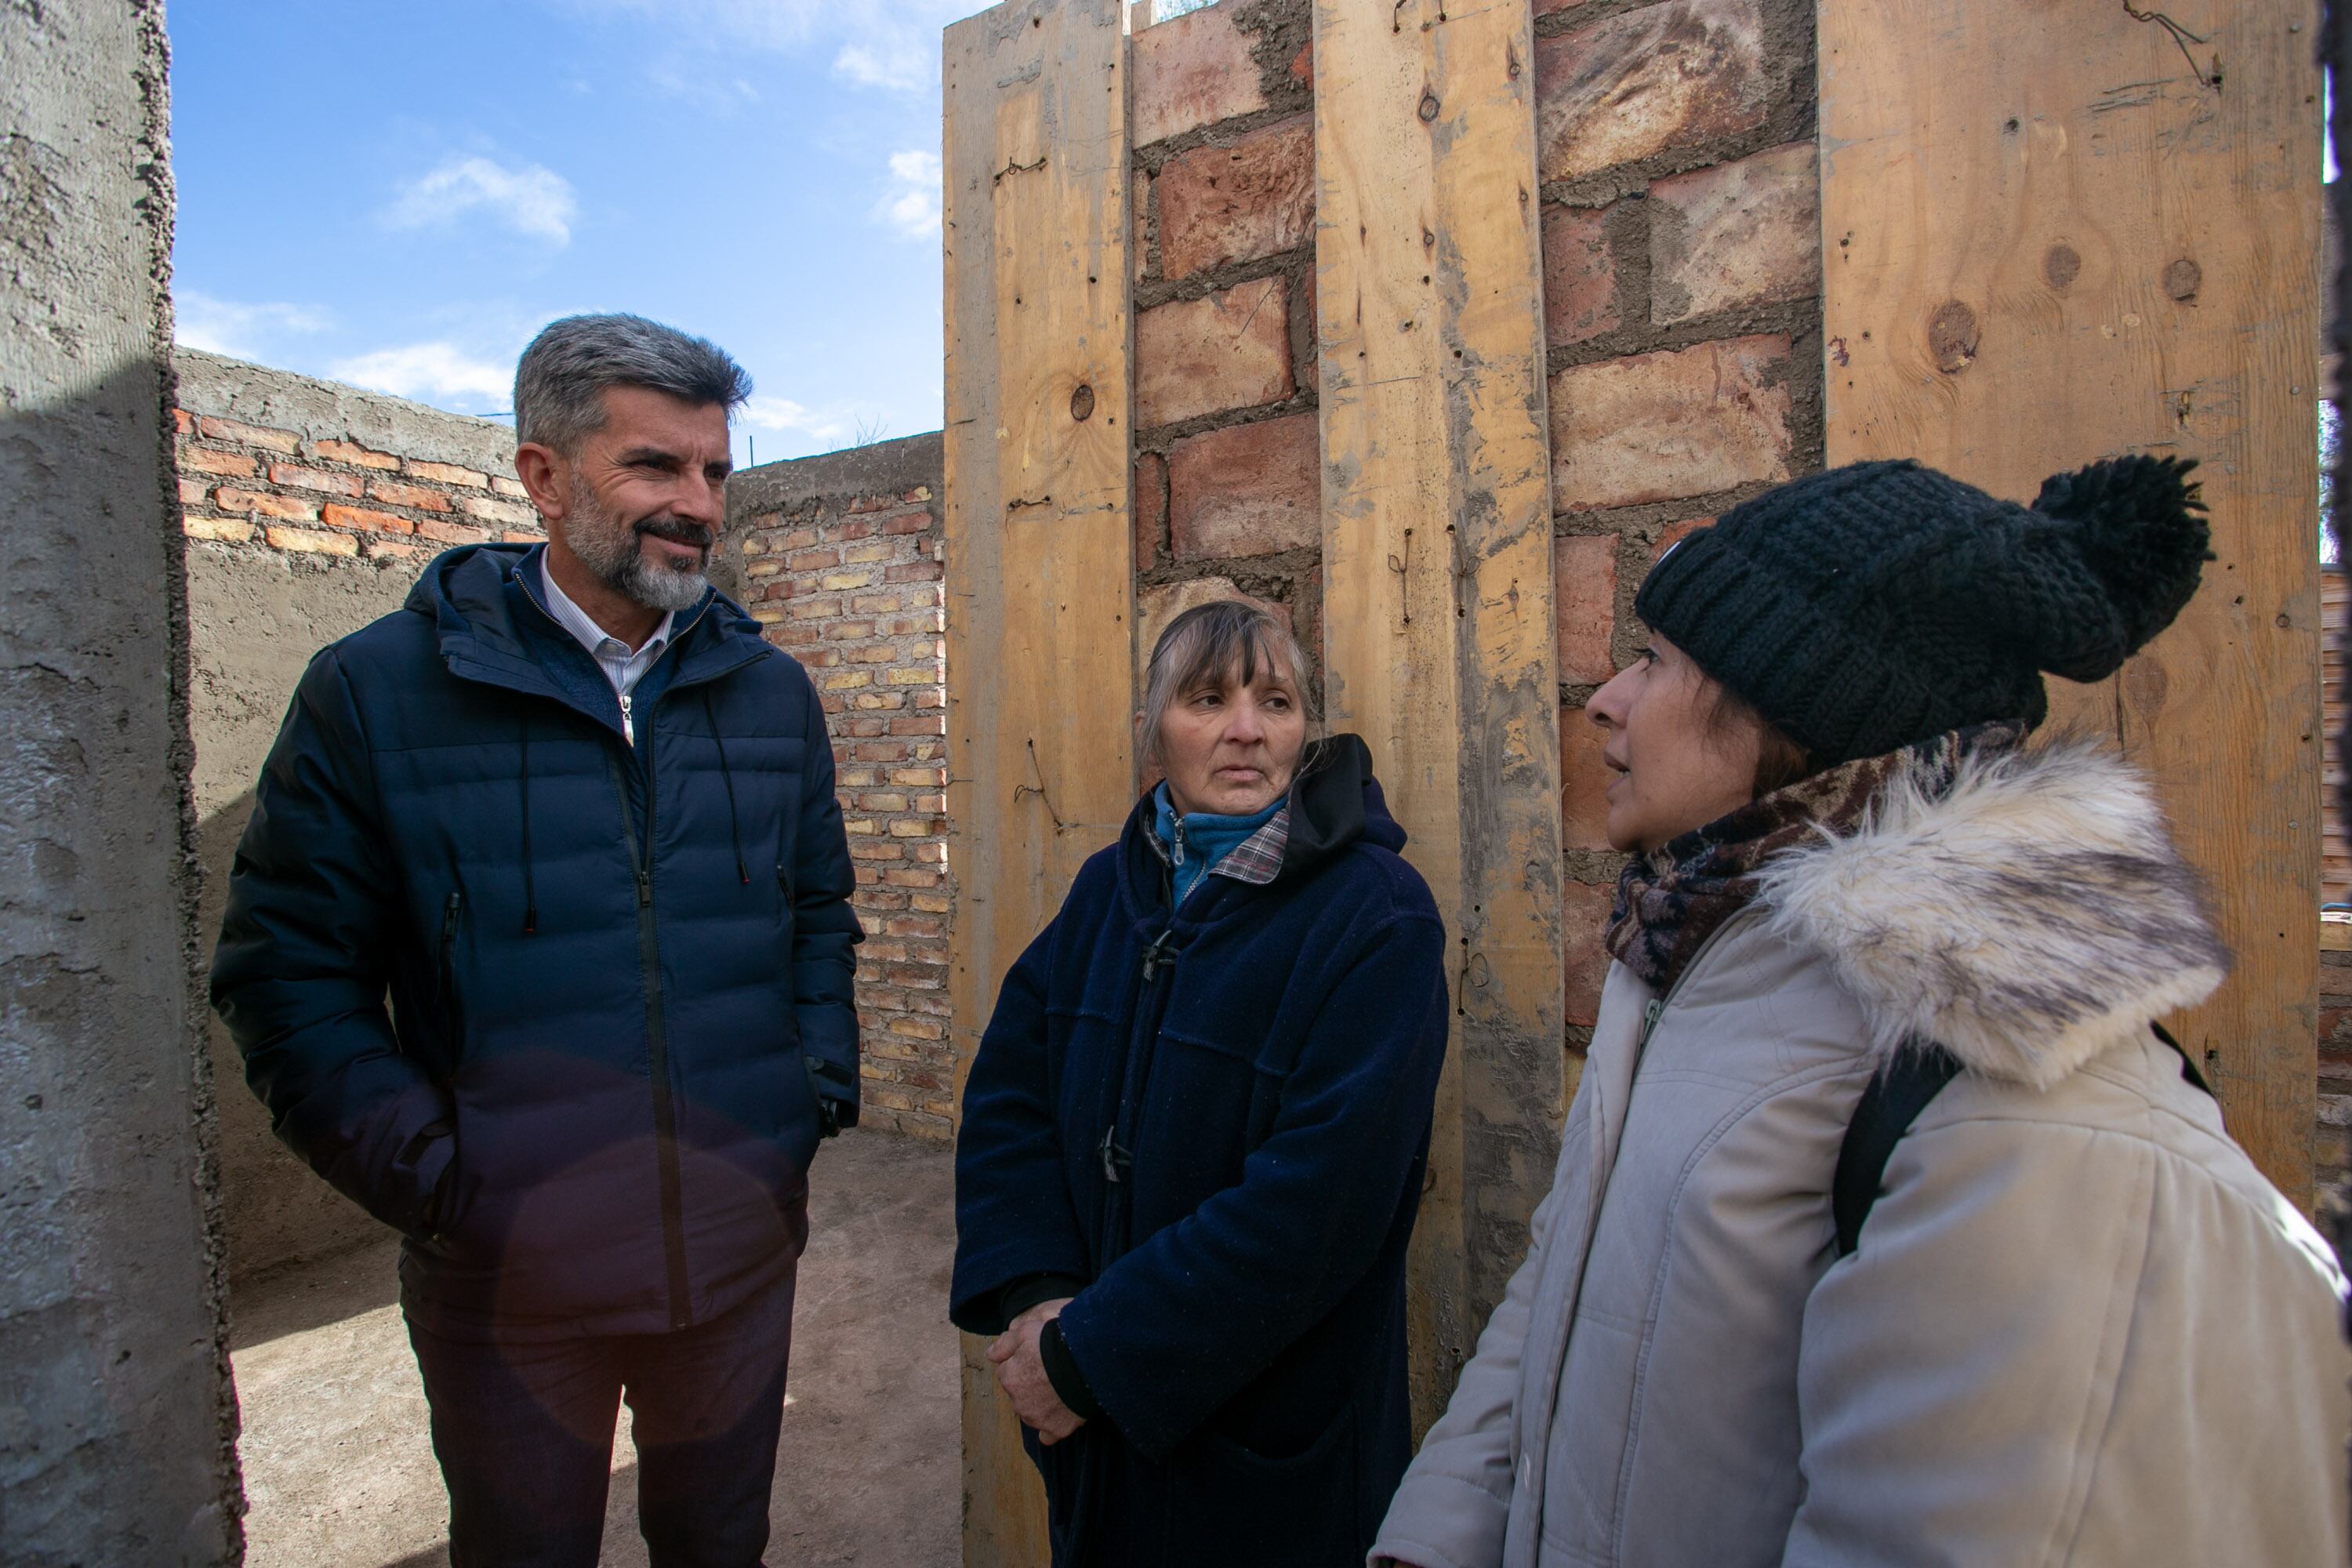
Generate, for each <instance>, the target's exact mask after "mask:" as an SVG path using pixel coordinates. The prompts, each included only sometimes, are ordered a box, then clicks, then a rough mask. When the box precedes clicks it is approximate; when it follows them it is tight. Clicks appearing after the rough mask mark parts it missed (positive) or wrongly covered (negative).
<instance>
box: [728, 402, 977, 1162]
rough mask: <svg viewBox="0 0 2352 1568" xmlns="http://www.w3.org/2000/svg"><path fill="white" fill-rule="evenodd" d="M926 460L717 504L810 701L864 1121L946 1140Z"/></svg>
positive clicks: (932, 526) (840, 459)
mask: <svg viewBox="0 0 2352 1568" xmlns="http://www.w3.org/2000/svg"><path fill="white" fill-rule="evenodd" d="M941 454H942V448H941V444H940V437H938V436H936V435H931V436H919V437H912V438H910V439H908V440H903V441H892V442H887V443H884V444H882V445H880V446H876V447H860V448H856V449H854V450H851V451H847V452H836V453H832V454H829V455H827V456H825V457H822V458H804V459H802V460H801V461H798V462H792V463H772V464H768V465H766V466H764V467H762V468H751V469H747V470H745V471H744V472H743V473H740V474H739V475H737V476H736V478H735V479H734V480H733V482H732V483H731V484H730V486H729V487H728V498H727V500H728V510H729V514H730V521H729V530H728V531H729V536H730V542H731V548H732V551H733V552H734V554H735V555H736V556H737V558H738V562H740V579H739V580H737V581H733V582H730V584H728V585H729V586H730V588H740V597H741V599H742V601H743V603H744V605H746V607H748V608H749V609H750V610H751V614H752V615H753V616H757V617H758V618H759V620H760V621H761V624H762V625H763V626H766V628H767V636H768V637H769V640H771V641H772V642H773V643H775V644H776V645H777V646H778V647H782V648H783V649H784V650H785V651H786V652H788V653H790V654H791V655H793V658H797V659H799V660H800V661H801V663H802V664H803V666H805V667H806V668H807V669H808V672H809V674H810V676H811V677H812V678H813V679H814V680H815V681H816V684H817V689H818V690H819V691H820V692H822V693H823V694H824V710H825V715H826V723H827V725H828V727H829V729H830V730H831V732H832V735H833V748H834V755H835V760H836V766H837V768H838V775H837V784H838V789H839V794H840V797H841V809H842V816H843V819H844V821H845V823H846V825H847V826H848V829H849V853H850V857H851V858H852V859H853V860H854V861H855V862H856V869H857V893H856V908H857V913H858V918H859V919H860V920H861V921H863V922H864V923H865V926H866V942H865V945H864V946H863V947H861V948H859V949H858V963H857V1011H858V1019H859V1023H860V1025H861V1027H862V1034H863V1036H864V1061H863V1064H862V1067H863V1070H864V1073H865V1079H866V1086H865V1100H866V1119H867V1121H870V1122H872V1123H876V1124H878V1125H882V1126H887V1127H894V1128H896V1129H898V1131H905V1132H912V1133H917V1134H919V1135H922V1136H925V1137H932V1138H948V1137H951V1136H953V1133H954V1128H955V1102H954V1091H955V1063H954V1055H953V1049H952V1047H951V1046H950V1042H949V1038H948V999H947V972H948V943H947V931H948V910H949V900H950V883H949V876H948V866H947V838H946V826H947V824H946V816H945V813H946V810H947V800H946V794H945V792H946V788H947V767H946V762H945V758H946V740H945V735H946V731H947V708H946V690H945V677H944V658H945V651H944V650H945V644H944V642H943V640H942V632H943V629H944V626H945V622H944V620H943V612H942V609H941V603H942V595H943V584H941V581H940V575H941V574H940V522H941V517H942V513H941V510H940V463H941ZM735 566H736V563H724V566H723V568H722V571H723V573H724V574H727V575H730V576H732V575H734V568H735Z"/></svg>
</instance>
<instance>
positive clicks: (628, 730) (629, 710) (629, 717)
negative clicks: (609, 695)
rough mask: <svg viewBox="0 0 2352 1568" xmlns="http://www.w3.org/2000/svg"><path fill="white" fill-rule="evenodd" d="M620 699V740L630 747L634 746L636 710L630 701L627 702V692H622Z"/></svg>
mask: <svg viewBox="0 0 2352 1568" xmlns="http://www.w3.org/2000/svg"><path fill="white" fill-rule="evenodd" d="M620 697H621V739H623V740H624V741H626V742H628V743H629V744H630V745H632V746H634V745H635V744H636V743H637V717H636V708H635V704H634V703H633V702H631V701H630V700H629V694H628V693H627V692H625V691H624V692H622V693H621V694H620Z"/></svg>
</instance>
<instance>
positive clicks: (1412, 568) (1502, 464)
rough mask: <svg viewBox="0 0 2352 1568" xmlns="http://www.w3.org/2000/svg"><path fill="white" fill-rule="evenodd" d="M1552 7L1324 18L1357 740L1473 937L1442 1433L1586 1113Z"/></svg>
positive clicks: (1321, 51) (1338, 510)
mask: <svg viewBox="0 0 2352 1568" xmlns="http://www.w3.org/2000/svg"><path fill="white" fill-rule="evenodd" d="M1531 34H1532V26H1531V18H1530V13H1529V9H1528V5H1525V4H1524V3H1521V4H1516V5H1514V4H1505V5H1496V6H1493V7H1489V8H1486V9H1484V10H1465V11H1463V12H1457V13H1453V14H1449V13H1448V12H1447V11H1446V10H1445V9H1444V6H1443V5H1440V4H1439V3H1438V0H1400V3H1399V4H1397V5H1393V6H1390V5H1365V4H1361V3H1360V0H1318V4H1317V5H1316V7H1315V160H1316V189H1317V196H1316V299H1317V308H1318V311H1317V313H1318V340H1319V341H1318V344H1317V353H1318V363H1319V368H1320V374H1321V387H1322V408H1321V440H1322V460H1323V561H1324V574H1325V588H1324V595H1325V597H1324V616H1323V625H1324V652H1325V669H1326V677H1325V679H1326V688H1327V706H1328V711H1329V719H1330V726H1331V728H1332V729H1333V730H1334V731H1346V730H1353V731H1357V732H1359V733H1360V734H1361V735H1362V736H1363V737H1364V739H1365V741H1366V742H1368V743H1369V744H1370V747H1371V751H1372V756H1373V760H1374V763H1375V765H1376V767H1377V768H1378V770H1379V772H1380V774H1381V781H1382V783H1383V784H1384V785H1385V787H1386V790H1387V794H1388V801H1389V805H1390V807H1391V810H1393V811H1394V812H1395V813H1396V815H1397V817H1398V819H1399V820H1400V821H1401V822H1402V823H1403V825H1404V826H1405V828H1406V831H1407V832H1408V833H1409V834H1410V835H1411V837H1412V843H1411V844H1410V845H1409V846H1408V847H1407V848H1406V850H1405V856H1406V858H1407V859H1409V860H1411V861H1412V863H1413V865H1414V866H1415V867H1416V868H1419V869H1420V871H1421V873H1422V875H1423V877H1425V878H1427V879H1428V881H1429V884H1430V887H1431V889H1433V891H1434V893H1435V894H1436V897H1437V901H1438V905H1439V907H1440V909H1441V910H1443V911H1444V917H1445V924H1446V931H1447V933H1448V937H1449V940H1450V942H1452V943H1453V951H1454V962H1453V973H1451V974H1449V976H1448V983H1449V985H1450V987H1451V990H1452V994H1453V999H1454V1009H1455V1012H1454V1039H1453V1043H1452V1047H1451V1049H1450V1050H1449V1052H1448V1058H1447V1064H1446V1073H1445V1078H1444V1084H1443V1086H1442V1088H1441V1089H1440V1091H1439V1103H1438V1110H1437V1120H1436V1131H1435V1137H1434V1139H1433V1152H1432V1158H1431V1176H1430V1185H1429V1187H1428V1190H1427V1191H1426V1193H1425V1194H1424V1196H1423V1204H1422V1210H1421V1218H1420V1223H1419V1226H1418V1228H1417V1229H1416V1231H1415V1234H1414V1237H1413V1252H1412V1283H1411V1287H1410V1293H1409V1300H1410V1302H1411V1310H1412V1347H1413V1348H1412V1371H1413V1378H1412V1392H1413V1409H1414V1416H1415V1420H1416V1424H1417V1426H1426V1425H1427V1423H1428V1422H1429V1421H1430V1420H1432V1419H1433V1418H1434V1416H1435V1415H1436V1414H1437V1412H1438V1411H1439V1410H1440V1409H1442V1408H1443V1405H1444V1400H1445V1398H1446V1396H1447V1395H1448V1394H1450V1393H1451V1391H1452V1389H1453V1385H1454V1377H1455V1374H1456V1373H1458V1372H1459V1370H1460V1367H1461V1364H1462V1363H1463V1361H1464V1360H1465V1358H1466V1357H1467V1355H1468V1353H1469V1352H1470V1349H1471V1347H1472V1345H1473V1344H1474V1342H1475V1338H1476V1335H1477V1333H1478V1331H1479V1328H1480V1327H1481V1326H1482V1324H1483V1323H1484V1321H1485V1319H1486V1312H1487V1311H1488V1310H1490V1309H1491V1308H1492V1307H1493V1305H1494V1304H1495V1302H1496V1300H1498V1299H1499V1298H1500V1296H1501V1293H1502V1289H1503V1286H1504V1284H1505V1283H1506V1282H1507V1278H1508V1275H1509V1272H1510V1269H1511V1268H1512V1267H1513V1266H1514V1265H1515V1264H1516V1263H1517V1259H1518V1257H1519V1256H1520V1254H1521V1252H1522V1251H1523V1249H1524V1247H1525V1246H1526V1223H1527V1219H1528V1215H1529V1213H1530V1212H1531V1211H1532V1209H1533V1207H1534V1205H1535V1203H1536V1202H1537V1201H1538V1199H1539V1198H1540V1196H1541V1194H1542V1193H1543V1191H1544V1189H1545V1187H1546V1185H1547V1184H1549V1179H1550V1174H1551V1163H1552V1156H1553V1152H1554V1151H1555V1149H1556V1147H1557V1137H1558V1127H1559V1117H1560V1112H1561V1097H1562V1078H1563V1068H1564V1064H1565V1052H1564V1050H1563V1048H1562V1038H1563V1034H1562V1019H1561V1014H1562V1007H1563V1001H1562V978H1561V964H1560V929H1559V897H1560V892H1559V880H1560V875H1561V867H1560V842H1559V841H1560V824H1559V685H1558V679H1559V677H1558V665H1559V661H1558V656H1557V653H1556V650H1555V647H1554V633H1553V615H1552V597H1553V585H1552V569H1551V500H1550V479H1549V468H1550V461H1549V459H1550V455H1549V450H1548V447H1547V441H1546V435H1545V430H1546V418H1545V383H1544V370H1545V361H1544V352H1545V350H1544V338H1543V306H1542V278H1541V274H1542V251H1541V244H1540V237H1539V234H1538V215H1537V210H1536V208H1537V199H1536V198H1537V190H1538V185H1537V174H1536V150H1535V102H1534V94H1535V74H1534V71H1533V68H1532V61H1533V39H1532V36H1531Z"/></svg>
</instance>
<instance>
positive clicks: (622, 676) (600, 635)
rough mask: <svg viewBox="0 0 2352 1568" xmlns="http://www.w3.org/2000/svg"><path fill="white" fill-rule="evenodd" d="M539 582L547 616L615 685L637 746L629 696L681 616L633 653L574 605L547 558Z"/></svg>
mask: <svg viewBox="0 0 2352 1568" xmlns="http://www.w3.org/2000/svg"><path fill="white" fill-rule="evenodd" d="M539 582H540V586H541V588H543V589H545V590H546V593H547V613H548V614H549V615H551V616H554V617H555V624H556V625H558V626H562V628H563V629H564V630H565V631H567V632H570V633H571V634H572V639H573V640H574V641H576V642H577V643H579V645H580V646H581V647H584V648H586V649H587V650H588V653H589V657H591V658H593V659H594V660H595V661H596V668H599V669H601V670H603V671H604V679H607V680H609V681H611V682H612V683H613V695H614V696H615V697H618V698H619V699H620V700H621V728H622V729H623V730H624V731H625V732H626V733H627V735H628V738H629V743H630V744H631V745H635V744H636V741H637V734H636V724H635V721H634V719H633V716H632V715H631V714H630V712H629V707H630V704H629V693H630V692H631V691H632V690H634V689H635V688H636V684H637V682H638V680H639V679H642V678H643V677H644V675H645V673H646V671H647V670H649V669H651V668H653V667H654V661H655V660H656V659H658V658H661V656H662V650H663V649H665V648H667V647H669V638H670V632H671V630H672V628H673V627H675V626H676V625H677V611H676V610H672V611H670V612H669V613H668V614H667V615H665V616H662V618H661V625H659V626H656V627H655V628H654V635H653V636H651V637H647V638H646V641H645V646H644V647H640V648H637V649H636V650H635V651H634V652H632V651H631V650H630V647H629V645H628V644H626V643H625V642H623V641H622V640H621V639H620V638H618V637H614V635H613V634H612V633H610V632H608V631H606V630H605V629H604V627H602V626H598V625H597V624H596V623H595V622H594V621H593V620H591V619H590V618H589V616H588V612H587V611H585V610H583V609H582V608H581V607H580V606H579V605H575V604H573V603H572V600H571V599H570V598H569V597H568V596H567V595H565V594H564V592H563V590H562V588H559V587H557V586H556V584H555V574H554V573H552V572H550V571H549V570H548V569H547V557H546V556H545V555H541V557H540V558H539Z"/></svg>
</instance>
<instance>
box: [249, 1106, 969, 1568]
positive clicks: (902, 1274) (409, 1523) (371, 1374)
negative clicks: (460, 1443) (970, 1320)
mask: <svg viewBox="0 0 2352 1568" xmlns="http://www.w3.org/2000/svg"><path fill="white" fill-rule="evenodd" d="M810 1186H811V1194H810V1205H809V1206H810V1237H809V1248H808V1253H807V1255H806V1257H805V1258H803V1260H802V1263H801V1277H800V1297H799V1301H798V1304H797V1307H796V1309H795V1313H794V1319H793V1368H792V1382H791V1389H790V1391H789V1393H788V1394H786V1396H785V1409H784V1426H783V1439H782V1450H781V1452H780V1453H779V1455H778V1457H777V1461H776V1490H775V1497H774V1501H773V1503H772V1509H771V1517H772V1519H773V1521H774V1529H775V1533H774V1535H773V1536H772V1538H771V1540H770V1542H769V1546H768V1554H767V1560H768V1562H769V1563H771V1564H772V1568H801V1565H803V1564H808V1565H812V1568H816V1565H828V1564H836V1563H862V1564H871V1565H877V1568H952V1565H953V1564H955V1563H957V1562H958V1561H959V1557H960V1553H959V1549H958V1543H957V1521H958V1517H959V1514H960V1511H961V1510H960V1492H961V1479H960V1477H961V1458H960V1456H959V1448H958V1443H959V1437H958V1426H957V1419H958V1418H957V1406H956V1400H957V1375H958V1374H957V1367H956V1339H955V1331H954V1330H952V1329H951V1328H950V1327H949V1326H948V1322H947V1317H946V1312H947V1289H948V1268H949V1262H950V1257H951V1255H952V1252H953V1249H954V1246H955V1220H954V1210H953V1175H952V1170H951V1155H950V1151H949V1149H948V1148H947V1146H946V1145H944V1144H940V1143H929V1142H922V1141H920V1140H917V1139H911V1138H902V1137H898V1136H895V1135H892V1134H888V1133H879V1132H862V1131H852V1132H850V1133H848V1134H846V1135H845V1136H844V1137H843V1138H841V1139H840V1140H839V1141H838V1142H834V1143H831V1144H828V1145H826V1147H825V1149H824V1152H823V1153H822V1154H821V1155H820V1156H819V1157H818V1161H817V1164H816V1169H815V1171H814V1173H813V1175H812V1178H811V1182H810ZM396 1254H397V1247H396V1246H395V1244H394V1243H392V1242H390V1241H385V1242H372V1243H370V1244H369V1245H368V1246H366V1247H362V1248H361V1249H360V1250H358V1251H355V1252H348V1253H344V1254H342V1255H341V1256H339V1257H337V1258H331V1259H328V1260H326V1261H325V1262H322V1263H316V1264H310V1265H306V1266H303V1267H300V1268H296V1269H293V1270H291V1271H289V1272H282V1273H279V1274H277V1275H276V1276H274V1277H272V1278H269V1279H262V1280H259V1281H257V1282H256V1283H255V1284H254V1285H252V1286H250V1287H240V1288H239V1289H237V1291H236V1295H235V1300H234V1302H233V1308H232V1310H233V1312H234V1318H233V1323H234V1343H233V1364H234V1367H235V1370H236V1389H237V1400H238V1404H239V1406H240V1409H241V1412H242V1416H243V1422H244V1436H243V1438H242V1440H241V1442H240V1444H239V1452H240V1455H241V1457H242V1458H243V1460H244V1465H245V1490H246V1496H247V1500H248V1501H249V1511H248V1512H247V1515H246V1521H245V1530H246V1539H247V1542H248V1545H247V1553H246V1562H247V1564H248V1568H446V1563H448V1561H449V1556H448V1548H447V1523H448V1516H447V1504H446V1499H445V1497H444V1495H443V1493H442V1490H441V1478H440V1472H439V1471H438V1470H437V1469H436V1468H435V1466H434V1463H433V1451H432V1447H431V1444H430V1442H429V1440H428V1438H427V1436H426V1430H425V1394H424V1390H423V1388H422V1386H421V1385H420V1384H419V1383H418V1381H417V1375H416V1363H415V1360H414V1359H413V1358H412V1357H411V1355H410V1353H409V1350H408V1339H407V1334H406V1332H405V1331H404V1329H403V1328H402V1326H401V1321H400V1310H399V1308H398V1307H397V1306H396V1305H394V1296H395V1291H396V1285H395V1281H394V1275H393V1270H394V1260H395V1257H396ZM628 1419H629V1418H628V1411H627V1408H626V1407H625V1406H624V1407H623V1409H622V1413H621V1421H620V1432H619V1436H618V1437H617V1439H616V1440H615V1442H614V1451H613V1494H612V1501H611V1506H610V1510H609V1511H608V1513H607V1514H606V1518H605V1525H604V1563H606V1564H608V1565H610V1568H642V1565H643V1564H644V1563H645V1562H646V1549H645V1542H644V1541H643V1540H642V1539H641V1538H640V1537H639V1536H638V1534H637V1525H636V1487H635V1463H634V1461H633V1458H632V1455H631V1450H630V1447H629V1441H628Z"/></svg>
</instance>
